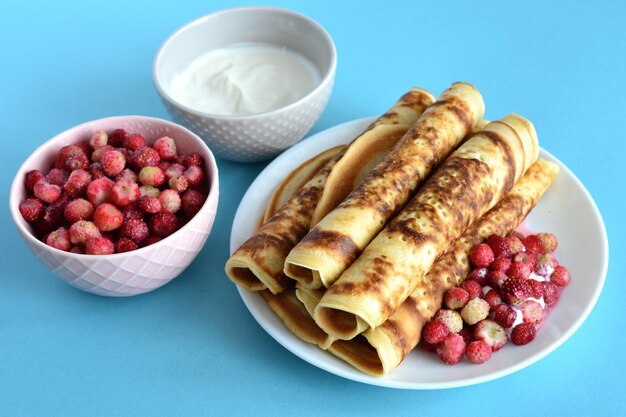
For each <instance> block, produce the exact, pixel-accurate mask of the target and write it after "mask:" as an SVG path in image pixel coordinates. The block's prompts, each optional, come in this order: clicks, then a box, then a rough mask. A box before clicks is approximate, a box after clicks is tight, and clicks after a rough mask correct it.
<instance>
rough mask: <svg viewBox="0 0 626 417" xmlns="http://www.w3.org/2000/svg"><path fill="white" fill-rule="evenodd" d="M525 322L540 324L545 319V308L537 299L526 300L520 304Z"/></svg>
mask: <svg viewBox="0 0 626 417" xmlns="http://www.w3.org/2000/svg"><path fill="white" fill-rule="evenodd" d="M520 309H521V310H522V317H523V320H524V323H532V324H539V323H541V320H542V319H543V308H541V304H539V303H538V302H536V301H535V300H526V301H524V302H523V303H522V304H521V305H520Z"/></svg>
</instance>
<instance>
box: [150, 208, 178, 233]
mask: <svg viewBox="0 0 626 417" xmlns="http://www.w3.org/2000/svg"><path fill="white" fill-rule="evenodd" d="M150 230H151V231H152V233H154V234H155V235H157V236H160V237H167V236H169V235H171V234H172V233H174V232H175V231H176V230H178V218H177V217H176V215H174V214H173V213H171V212H169V211H165V210H161V211H160V212H158V213H156V214H153V215H152V217H151V218H150Z"/></svg>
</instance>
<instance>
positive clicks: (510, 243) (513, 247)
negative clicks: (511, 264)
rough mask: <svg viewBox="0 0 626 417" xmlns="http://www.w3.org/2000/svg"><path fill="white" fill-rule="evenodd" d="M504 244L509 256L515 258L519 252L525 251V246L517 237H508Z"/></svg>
mask: <svg viewBox="0 0 626 417" xmlns="http://www.w3.org/2000/svg"><path fill="white" fill-rule="evenodd" d="M504 243H505V244H506V245H507V247H508V252H509V256H514V255H516V254H517V253H519V252H523V251H524V244H523V243H522V241H521V240H520V239H519V238H518V237H515V236H507V237H505V238H504Z"/></svg>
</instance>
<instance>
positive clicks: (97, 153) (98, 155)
mask: <svg viewBox="0 0 626 417" xmlns="http://www.w3.org/2000/svg"><path fill="white" fill-rule="evenodd" d="M113 150H115V148H114V147H113V146H111V145H105V146H103V147H101V148H98V149H95V150H94V151H93V152H92V153H91V162H100V161H102V157H103V156H104V154H105V153H107V152H109V151H113Z"/></svg>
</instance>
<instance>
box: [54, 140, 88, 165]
mask: <svg viewBox="0 0 626 417" xmlns="http://www.w3.org/2000/svg"><path fill="white" fill-rule="evenodd" d="M80 153H85V151H83V149H82V148H81V147H80V146H78V145H67V146H64V147H62V148H61V149H59V153H58V154H57V159H56V162H55V164H54V167H55V168H65V167H66V166H67V162H68V161H67V160H68V158H69V157H70V156H72V155H74V154H80Z"/></svg>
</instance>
